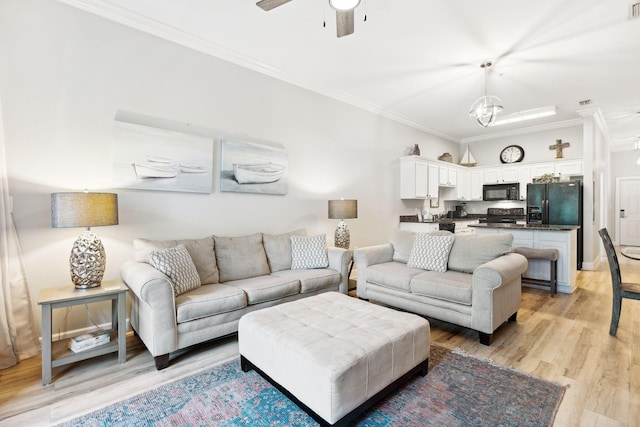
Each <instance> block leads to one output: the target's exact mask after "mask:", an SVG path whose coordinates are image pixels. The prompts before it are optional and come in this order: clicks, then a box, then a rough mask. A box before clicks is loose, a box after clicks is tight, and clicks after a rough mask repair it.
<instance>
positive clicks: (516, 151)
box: [500, 145, 524, 163]
mask: <svg viewBox="0 0 640 427" xmlns="http://www.w3.org/2000/svg"><path fill="white" fill-rule="evenodd" d="M522 159H524V149H523V148H522V147H520V146H519V145H509V146H508V147H505V148H504V149H503V150H502V151H501V152H500V161H501V162H502V163H517V162H521V161H522Z"/></svg>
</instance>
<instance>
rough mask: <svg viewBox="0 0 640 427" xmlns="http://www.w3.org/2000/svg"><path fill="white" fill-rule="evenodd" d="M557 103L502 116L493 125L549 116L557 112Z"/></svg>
mask: <svg viewBox="0 0 640 427" xmlns="http://www.w3.org/2000/svg"><path fill="white" fill-rule="evenodd" d="M557 113H558V111H557V110H556V106H555V105H551V106H549V107H541V108H534V109H533V110H525V111H518V112H517V113H513V114H509V115H508V116H502V117H501V118H499V119H498V120H496V121H495V122H494V123H493V126H499V125H506V124H509V123H517V122H523V121H525V120H533V119H538V118H540V117H548V116H553V115H555V114H557Z"/></svg>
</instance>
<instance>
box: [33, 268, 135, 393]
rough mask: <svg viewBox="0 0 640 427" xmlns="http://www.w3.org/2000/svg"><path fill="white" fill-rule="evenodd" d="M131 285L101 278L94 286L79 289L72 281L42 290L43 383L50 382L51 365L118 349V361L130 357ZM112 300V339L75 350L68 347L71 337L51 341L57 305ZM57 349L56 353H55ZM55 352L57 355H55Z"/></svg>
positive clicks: (63, 363)
mask: <svg viewBox="0 0 640 427" xmlns="http://www.w3.org/2000/svg"><path fill="white" fill-rule="evenodd" d="M127 290H128V288H127V287H126V286H125V285H124V283H122V281H120V280H113V281H105V282H102V286H100V287H97V288H91V289H76V288H74V287H73V285H67V286H61V287H57V288H47V289H42V290H41V291H40V296H39V298H38V304H40V305H41V306H42V385H46V384H50V383H51V369H52V368H55V367H58V366H63V365H68V364H69V363H74V362H78V361H80V360H85V359H89V358H92V357H96V356H102V355H103V354H108V353H114V352H116V351H117V352H118V362H119V363H124V362H126V360H127V336H126V326H127V324H126V310H125V307H126V306H125V302H126V295H127ZM108 300H111V327H112V329H113V330H111V331H109V334H110V343H108V344H104V345H101V346H98V347H95V348H92V349H90V350H85V351H82V352H79V353H74V352H72V351H71V350H68V349H67V347H68V340H61V341H57V342H55V343H53V342H52V338H53V337H52V331H51V323H52V322H51V315H52V311H53V309H54V308H61V307H69V306H73V305H80V304H88V303H92V302H99V301H108ZM54 350H55V353H54ZM54 354H55V357H54Z"/></svg>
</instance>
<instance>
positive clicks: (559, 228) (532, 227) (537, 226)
mask: <svg viewBox="0 0 640 427" xmlns="http://www.w3.org/2000/svg"><path fill="white" fill-rule="evenodd" d="M468 227H477V228H510V229H514V230H541V231H571V230H577V229H579V228H580V226H579V225H553V224H549V225H547V224H469V225H468Z"/></svg>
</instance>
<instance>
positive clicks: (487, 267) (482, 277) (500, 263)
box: [473, 253, 529, 290]
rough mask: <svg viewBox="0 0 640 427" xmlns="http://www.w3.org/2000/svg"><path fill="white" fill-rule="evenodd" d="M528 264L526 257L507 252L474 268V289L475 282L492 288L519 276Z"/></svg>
mask: <svg viewBox="0 0 640 427" xmlns="http://www.w3.org/2000/svg"><path fill="white" fill-rule="evenodd" d="M528 265H529V264H528V262H527V259H526V258H525V257H523V256H522V255H520V254H516V253H509V254H506V255H503V256H499V257H498V258H495V259H492V260H491V261H489V262H486V263H484V264H482V265H480V266H478V268H476V269H475V270H474V272H473V285H474V290H475V286H476V284H477V285H479V286H483V287H486V288H487V289H493V288H497V287H498V286H501V285H502V284H504V283H509V282H511V281H512V280H514V279H517V278H520V276H522V273H524V272H525V271H527V268H528Z"/></svg>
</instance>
